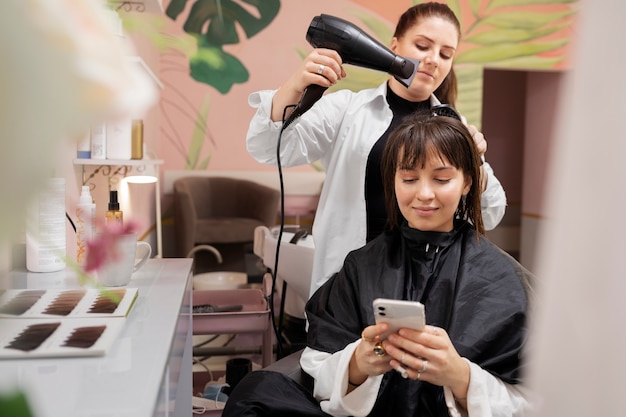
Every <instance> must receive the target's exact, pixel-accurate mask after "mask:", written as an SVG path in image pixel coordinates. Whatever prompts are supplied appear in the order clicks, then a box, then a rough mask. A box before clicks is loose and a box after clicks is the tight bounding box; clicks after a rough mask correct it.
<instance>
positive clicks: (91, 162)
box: [74, 158, 163, 258]
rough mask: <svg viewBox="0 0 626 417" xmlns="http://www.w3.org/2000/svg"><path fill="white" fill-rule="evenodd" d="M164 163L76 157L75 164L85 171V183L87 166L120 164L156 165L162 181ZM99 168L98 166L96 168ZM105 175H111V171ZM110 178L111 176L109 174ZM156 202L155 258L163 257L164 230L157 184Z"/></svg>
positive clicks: (143, 160)
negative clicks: (160, 171) (161, 167)
mask: <svg viewBox="0 0 626 417" xmlns="http://www.w3.org/2000/svg"><path fill="white" fill-rule="evenodd" d="M162 164H163V160H162V159H89V158H75V159H74V165H77V166H80V167H81V168H82V171H83V175H82V178H83V184H85V183H86V180H85V167H86V166H92V167H102V166H118V167H142V166H146V165H154V166H156V177H157V180H158V181H159V182H160V181H161V179H160V175H159V165H162ZM97 169H99V168H96V170H97ZM104 175H110V174H109V173H107V174H104ZM112 175H113V176H116V175H120V176H122V177H125V176H126V173H125V172H124V173H121V174H120V173H117V172H116V173H113V174H112ZM109 178H110V176H109ZM154 204H155V209H156V219H155V221H156V238H157V250H156V254H155V258H161V257H162V256H163V230H162V227H163V226H162V224H161V223H162V222H161V192H160V185H159V184H157V186H156V192H155V194H154Z"/></svg>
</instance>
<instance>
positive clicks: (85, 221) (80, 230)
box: [76, 185, 96, 266]
mask: <svg viewBox="0 0 626 417" xmlns="http://www.w3.org/2000/svg"><path fill="white" fill-rule="evenodd" d="M95 233H96V205H95V203H94V202H93V198H92V197H91V192H90V191H89V186H88V185H83V188H82V191H81V194H80V199H79V200H78V205H77V206H76V262H78V264H79V265H81V266H84V265H85V260H86V255H87V242H89V241H90V240H91V239H93V237H94V235H95Z"/></svg>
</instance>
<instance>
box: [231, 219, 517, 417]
mask: <svg viewBox="0 0 626 417" xmlns="http://www.w3.org/2000/svg"><path fill="white" fill-rule="evenodd" d="M525 280H526V277H525V276H524V273H523V268H522V267H521V266H520V265H519V264H518V263H517V262H516V261H515V260H514V259H513V258H512V257H510V256H509V255H507V254H506V253H504V252H503V251H502V250H500V249H499V248H497V247H496V246H495V245H493V244H492V243H490V242H489V241H487V240H486V239H484V238H481V239H477V236H476V233H475V231H474V230H473V228H472V227H471V226H470V225H468V224H466V223H457V224H455V229H454V231H453V232H450V233H435V232H420V231H418V230H415V229H410V228H409V227H408V226H406V225H405V226H403V227H402V230H401V231H395V232H386V233H384V234H383V235H381V236H379V237H378V238H376V239H374V240H372V241H371V242H370V243H368V244H367V245H366V246H365V247H363V248H360V249H357V250H355V251H353V252H351V253H350V254H348V256H347V257H346V260H345V263H344V266H343V268H342V270H341V271H340V272H339V273H338V274H336V275H335V276H333V277H332V278H331V279H330V280H329V281H328V282H327V283H325V284H324V285H323V286H322V287H320V288H319V289H318V291H317V292H316V293H315V294H314V295H313V296H312V297H311V299H310V300H309V301H308V303H307V307H306V312H307V319H308V321H309V329H308V346H309V347H311V348H313V349H316V350H318V351H323V352H328V353H334V352H336V351H339V350H341V349H343V348H344V347H345V346H346V345H348V344H349V343H352V342H354V341H355V340H357V339H358V338H360V334H361V332H362V330H363V329H364V328H365V327H367V326H368V325H371V324H374V313H373V309H372V301H373V300H374V299H375V298H378V297H384V298H394V299H409V300H418V301H421V302H422V303H423V304H424V306H425V310H426V322H427V324H430V325H434V326H438V327H442V328H444V329H446V331H447V332H448V334H449V336H450V339H451V340H452V343H453V344H454V346H455V348H456V350H457V351H458V353H459V354H460V355H461V356H463V357H465V358H467V359H469V360H471V361H472V362H474V363H476V364H478V365H480V366H481V367H482V368H483V369H485V370H487V371H488V372H490V373H492V374H493V375H495V376H497V377H498V378H500V379H501V380H503V381H505V382H508V383H512V384H515V383H518V382H519V378H520V367H521V363H520V355H521V350H522V345H523V342H524V338H525V332H526V320H527V295H526V289H525V284H524V282H525ZM250 376H251V378H250V379H249V380H248V381H246V382H247V383H245V384H244V385H243V386H242V387H241V389H239V388H240V386H239V385H238V386H237V388H238V389H236V390H235V391H234V392H233V395H234V397H233V396H232V395H231V398H230V399H229V401H228V402H227V407H226V408H227V409H228V408H231V410H230V412H228V413H225V414H224V416H236V415H237V416H253V415H267V416H272V415H276V416H278V415H285V416H287V415H293V416H297V415H320V416H323V415H326V414H324V413H323V412H322V411H321V410H320V409H319V405H317V404H316V401H315V399H313V398H312V397H311V396H310V395H309V394H308V393H306V392H304V391H303V390H302V389H301V388H300V387H297V386H296V384H292V383H291V381H289V382H287V381H282V380H283V379H284V378H283V376H282V375H274V374H270V373H266V374H263V373H253V374H251V375H250ZM244 381H245V379H244ZM283 382H284V383H283ZM244 387H245V388H244ZM244 391H245V392H244ZM253 391H254V392H253ZM277 393H280V394H279V395H276V394H277ZM229 403H230V404H229ZM236 404H237V405H238V407H235V405H236ZM250 405H253V407H254V408H255V409H256V410H257V411H259V412H258V413H257V412H255V413H253V412H252V411H251V407H250ZM291 407H293V408H291ZM316 407H317V412H316ZM235 408H238V409H237V410H235ZM246 408H247V412H246V411H244V409H246ZM289 408H291V411H289ZM261 410H263V412H261ZM305 410H306V411H305ZM369 415H370V416H394V417H396V416H399V417H402V416H412V417H413V416H419V417H427V416H448V409H447V406H446V404H445V400H444V396H443V388H441V387H438V386H435V385H431V384H428V383H426V382H422V381H413V380H409V379H403V378H402V377H401V376H400V375H399V374H398V373H397V372H395V371H389V372H387V373H386V374H385V375H384V377H383V381H382V383H381V387H380V390H379V393H378V399H377V401H376V404H375V406H374V409H373V410H372V412H371V413H370V414H369Z"/></svg>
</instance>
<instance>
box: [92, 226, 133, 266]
mask: <svg viewBox="0 0 626 417" xmlns="http://www.w3.org/2000/svg"><path fill="white" fill-rule="evenodd" d="M137 229H138V225H137V223H135V222H132V221H130V222H124V223H123V224H119V223H113V224H105V225H104V227H102V231H101V233H100V234H98V235H97V236H96V237H95V238H94V239H93V240H91V241H89V242H87V259H86V262H85V272H87V273H89V272H93V271H96V270H97V269H99V268H100V267H102V265H104V264H105V263H107V262H109V261H115V260H117V259H118V258H119V257H120V254H119V251H118V245H117V244H116V243H117V242H118V240H119V239H120V238H121V237H122V236H123V235H127V234H129V233H133V232H135V231H136V230H137Z"/></svg>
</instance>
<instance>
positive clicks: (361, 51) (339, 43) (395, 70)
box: [306, 14, 419, 87]
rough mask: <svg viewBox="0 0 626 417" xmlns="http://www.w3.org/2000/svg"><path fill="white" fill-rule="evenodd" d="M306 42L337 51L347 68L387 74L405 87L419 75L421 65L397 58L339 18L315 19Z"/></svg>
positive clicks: (326, 16)
mask: <svg viewBox="0 0 626 417" xmlns="http://www.w3.org/2000/svg"><path fill="white" fill-rule="evenodd" d="M306 39H307V41H309V43H310V44H311V45H312V46H313V47H314V48H327V49H334V50H335V51H337V53H339V55H340V56H341V59H342V60H343V62H344V64H352V65H357V66H360V67H364V68H369V69H374V70H378V71H384V72H387V73H389V74H391V75H393V76H394V77H395V78H396V79H397V80H398V81H400V82H401V83H402V84H403V85H404V86H405V87H408V86H409V85H410V84H411V81H413V77H415V73H416V72H417V67H418V64H419V61H417V60H415V59H410V58H404V57H401V56H398V55H396V54H394V53H393V52H392V51H390V50H389V49H388V48H387V47H385V46H383V45H382V44H381V43H380V42H378V41H377V40H375V39H374V38H372V37H371V36H369V35H368V34H367V33H365V32H363V31H362V30H361V29H359V28H358V27H357V26H355V25H353V24H352V23H350V22H348V21H346V20H343V19H340V18H338V17H334V16H330V15H326V14H321V15H319V16H315V17H314V18H313V20H312V21H311V24H310V25H309V29H308V31H307V34H306Z"/></svg>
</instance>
